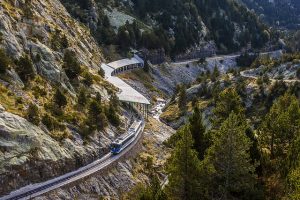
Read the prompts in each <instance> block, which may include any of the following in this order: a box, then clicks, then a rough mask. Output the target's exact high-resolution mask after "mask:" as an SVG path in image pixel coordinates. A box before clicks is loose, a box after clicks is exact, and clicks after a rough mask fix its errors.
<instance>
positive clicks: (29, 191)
mask: <svg viewBox="0 0 300 200" xmlns="http://www.w3.org/2000/svg"><path fill="white" fill-rule="evenodd" d="M135 111H136V112H137V113H138V115H139V117H140V118H141V119H142V122H143V125H142V128H141V130H140V132H139V133H138V134H137V135H136V136H135V137H134V138H132V140H130V141H128V143H130V145H129V146H127V147H126V148H125V149H124V150H123V151H122V152H120V153H119V154H117V155H113V154H112V153H108V154H106V155H105V156H103V157H102V158H100V159H98V160H96V161H94V162H92V163H91V164H89V165H86V166H84V167H82V168H80V169H78V170H76V171H73V172H70V173H67V174H64V175H62V176H59V177H56V178H54V179H51V180H48V181H46V182H43V183H38V184H35V185H32V186H26V187H24V188H21V189H19V190H17V191H15V192H12V193H11V194H9V195H7V196H4V197H1V198H0V200H20V199H22V200H27V199H31V198H34V197H38V196H40V195H43V194H45V193H48V192H50V191H53V190H55V189H57V188H61V187H63V186H66V185H68V184H70V183H74V182H76V181H78V180H81V179H84V178H86V177H89V176H90V175H92V174H95V173H97V172H99V171H101V170H103V169H104V168H106V167H108V166H110V165H112V164H113V163H115V162H117V161H118V160H119V159H120V158H121V157H123V156H125V155H126V154H127V153H128V152H129V151H130V150H132V149H133V148H134V147H135V146H136V145H137V143H138V142H139V141H140V139H141V138H142V135H143V131H144V128H145V120H144V118H143V115H142V114H141V113H140V112H139V111H138V110H137V109H135Z"/></svg>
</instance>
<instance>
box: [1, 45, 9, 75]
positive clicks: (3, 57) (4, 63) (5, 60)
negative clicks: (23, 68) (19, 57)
mask: <svg viewBox="0 0 300 200" xmlns="http://www.w3.org/2000/svg"><path fill="white" fill-rule="evenodd" d="M9 64H10V60H9V58H8V56H7V55H6V53H5V52H4V50H3V49H0V74H4V73H5V72H6V70H7V69H8V67H9Z"/></svg>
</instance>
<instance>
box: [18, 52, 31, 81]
mask: <svg viewBox="0 0 300 200" xmlns="http://www.w3.org/2000/svg"><path fill="white" fill-rule="evenodd" d="M16 71H17V73H18V74H19V76H20V78H21V80H22V81H23V82H25V83H27V82H29V81H30V80H32V79H33V78H34V77H35V72H34V68H33V64H32V60H31V59H30V57H29V56H28V55H24V56H22V57H21V58H20V59H19V60H18V61H17V68H16Z"/></svg>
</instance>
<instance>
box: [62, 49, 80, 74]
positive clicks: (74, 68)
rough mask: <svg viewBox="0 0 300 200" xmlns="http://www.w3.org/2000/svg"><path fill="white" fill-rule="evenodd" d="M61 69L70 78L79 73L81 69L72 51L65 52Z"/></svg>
mask: <svg viewBox="0 0 300 200" xmlns="http://www.w3.org/2000/svg"><path fill="white" fill-rule="evenodd" d="M63 69H64V70H65V72H66V74H67V76H68V78H69V79H71V80H72V79H75V78H78V76H79V75H80V74H81V72H82V69H81V67H80V64H79V62H78V60H77V58H76V55H75V53H73V52H72V51H66V52H65V55H64V63H63Z"/></svg>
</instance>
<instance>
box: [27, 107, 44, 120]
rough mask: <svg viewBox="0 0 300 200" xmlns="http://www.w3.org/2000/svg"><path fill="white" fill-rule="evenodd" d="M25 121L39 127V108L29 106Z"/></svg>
mask: <svg viewBox="0 0 300 200" xmlns="http://www.w3.org/2000/svg"><path fill="white" fill-rule="evenodd" d="M27 119H28V121H30V122H31V123H33V124H35V125H39V123H40V121H41V119H40V116H39V108H38V107H37V106H36V105H35V104H32V103H31V104H29V108H28V110H27Z"/></svg>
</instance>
